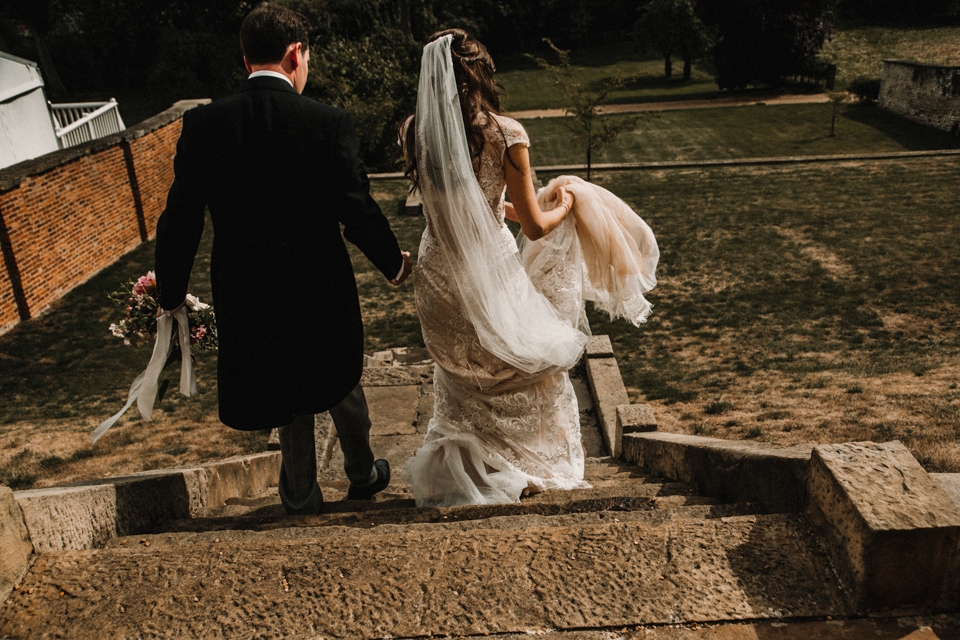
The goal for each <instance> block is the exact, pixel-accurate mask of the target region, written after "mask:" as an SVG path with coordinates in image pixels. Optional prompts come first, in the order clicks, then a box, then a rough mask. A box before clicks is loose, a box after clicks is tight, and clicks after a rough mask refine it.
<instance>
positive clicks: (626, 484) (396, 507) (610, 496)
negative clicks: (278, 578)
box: [156, 478, 719, 532]
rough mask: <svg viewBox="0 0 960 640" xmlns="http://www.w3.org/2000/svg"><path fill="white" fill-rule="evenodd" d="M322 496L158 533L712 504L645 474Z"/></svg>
mask: <svg viewBox="0 0 960 640" xmlns="http://www.w3.org/2000/svg"><path fill="white" fill-rule="evenodd" d="M323 484H324V486H323V492H324V495H325V496H326V497H327V501H326V502H325V503H324V512H323V513H320V514H316V515H310V516H287V515H286V514H285V512H284V511H283V507H282V506H281V505H280V500H279V497H278V496H277V494H276V491H275V490H273V491H272V492H271V494H270V495H263V496H260V497H258V498H255V499H252V500H249V499H248V500H241V499H235V500H231V504H228V505H225V506H223V507H220V508H217V509H211V510H209V513H208V516H207V517H198V518H190V519H188V520H177V521H172V522H168V523H165V524H161V525H160V527H159V528H158V529H156V531H157V532H169V531H198V530H226V529H255V530H256V529H276V528H283V527H287V526H309V527H323V526H351V527H374V526H378V525H383V524H412V523H431V522H444V521H452V520H484V519H487V518H494V517H500V516H526V515H541V516H553V515H562V514H568V513H588V512H602V511H619V512H626V511H649V510H652V509H657V508H661V509H665V508H672V507H679V506H689V505H716V504H718V503H719V501H718V500H716V499H714V498H705V497H702V496H698V495H695V492H694V488H693V486H692V485H690V484H689V483H683V482H673V483H658V482H650V481H648V479H647V478H637V479H629V480H623V479H619V480H618V479H607V480H594V481H593V487H592V488H590V489H574V490H570V491H544V492H542V493H539V494H536V495H533V496H529V497H526V498H523V499H522V500H521V501H520V502H518V503H508V504H491V505H468V506H462V507H445V508H429V507H417V506H416V504H415V503H414V500H413V497H412V495H410V494H409V493H406V494H404V493H393V494H391V493H387V492H384V493H385V494H386V495H385V496H378V499H377V500H374V501H359V500H346V499H339V500H334V499H332V498H337V497H339V498H345V496H346V489H347V483H346V482H344V483H342V486H339V487H337V488H333V487H330V486H328V485H330V484H333V483H332V482H326V483H323Z"/></svg>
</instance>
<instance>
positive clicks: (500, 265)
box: [416, 35, 587, 373]
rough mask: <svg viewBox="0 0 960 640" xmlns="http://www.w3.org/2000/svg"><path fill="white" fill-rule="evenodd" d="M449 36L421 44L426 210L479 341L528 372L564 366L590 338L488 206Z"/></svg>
mask: <svg viewBox="0 0 960 640" xmlns="http://www.w3.org/2000/svg"><path fill="white" fill-rule="evenodd" d="M451 40H452V38H451V36H449V35H448V36H444V37H442V38H439V39H437V40H435V41H433V42H431V43H429V44H428V45H427V46H426V47H424V50H423V60H422V62H421V67H420V85H419V90H418V94H417V115H416V134H417V137H416V139H417V158H418V165H417V170H418V173H419V178H420V188H421V191H422V194H423V210H424V215H425V217H426V218H427V222H428V224H429V225H430V227H431V229H432V232H433V234H434V236H435V237H436V238H437V240H438V244H439V245H440V247H441V250H442V252H443V256H444V258H445V259H446V262H447V264H448V265H449V273H450V274H451V277H452V278H453V280H454V282H455V283H456V286H457V289H458V290H459V292H460V297H461V299H462V301H463V309H464V313H465V315H466V318H467V319H468V320H469V321H470V322H471V323H472V324H473V326H474V328H475V329H476V332H477V336H478V337H479V340H480V344H481V345H483V347H484V348H485V349H486V350H487V351H489V352H490V353H492V354H493V355H495V356H497V357H498V358H500V359H501V360H503V361H504V362H506V363H508V364H510V365H511V366H513V367H515V368H516V369H519V370H521V371H524V372H527V373H536V372H539V371H543V370H546V369H550V368H554V367H558V368H564V369H565V368H569V367H571V366H572V365H573V364H574V363H575V362H576V361H577V358H579V357H580V354H581V353H582V351H583V348H584V345H585V344H586V340H587V336H586V335H585V334H583V333H581V332H580V331H578V330H577V329H575V328H574V327H571V326H570V324H569V323H567V322H564V320H562V319H561V317H560V316H559V315H558V313H557V311H556V310H555V309H554V307H553V306H552V305H551V304H550V302H549V301H548V300H547V299H546V298H545V297H544V296H543V295H542V294H541V293H539V292H538V291H537V290H536V289H535V288H534V286H533V284H532V282H531V281H530V278H529V276H528V275H527V274H526V272H525V271H524V269H523V266H522V265H521V263H520V258H519V253H518V250H517V246H516V243H515V242H514V241H513V240H512V238H511V237H510V234H509V233H504V230H503V229H502V228H501V226H500V224H499V222H498V221H497V220H496V218H495V216H494V215H493V213H492V212H491V211H490V205H489V204H487V201H486V198H485V197H484V195H483V191H482V190H481V188H480V184H479V182H478V181H477V178H476V175H475V174H474V170H473V162H472V161H471V156H470V148H469V145H468V143H467V136H466V131H465V129H464V124H463V116H462V112H461V109H460V98H459V95H458V93H457V85H456V80H455V78H454V72H453V62H452V59H451V54H450V43H451ZM505 240H506V241H505Z"/></svg>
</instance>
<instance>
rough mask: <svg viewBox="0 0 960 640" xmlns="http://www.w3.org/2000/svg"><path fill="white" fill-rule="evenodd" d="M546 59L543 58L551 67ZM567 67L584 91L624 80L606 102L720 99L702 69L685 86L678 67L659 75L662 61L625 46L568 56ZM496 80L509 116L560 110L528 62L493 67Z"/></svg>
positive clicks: (543, 75)
mask: <svg viewBox="0 0 960 640" xmlns="http://www.w3.org/2000/svg"><path fill="white" fill-rule="evenodd" d="M552 55H553V54H552V53H545V54H543V57H545V59H546V60H547V61H548V62H550V63H553V64H555V63H556V62H557V60H555V59H554V58H553V57H552ZM571 64H572V66H574V67H575V68H576V69H578V74H579V77H580V78H581V79H582V81H583V82H584V83H585V84H587V86H590V87H593V88H594V89H598V88H599V87H601V86H602V84H603V83H604V82H606V81H608V80H611V79H614V78H623V79H628V80H627V81H626V82H625V84H624V85H623V87H622V88H620V89H618V90H616V91H613V92H612V93H611V94H610V97H609V98H608V100H607V102H610V103H616V104H624V103H632V102H655V101H659V100H685V99H690V100H694V99H704V98H710V97H714V96H717V95H721V93H720V91H719V90H718V89H717V83H716V82H714V80H713V74H712V73H711V72H710V71H709V70H708V69H707V68H706V67H705V65H703V64H696V65H694V67H693V73H692V75H691V77H690V80H686V81H685V80H683V78H682V71H683V61H682V60H677V59H674V61H673V71H674V72H673V77H671V78H667V77H665V76H664V75H663V59H662V58H660V57H659V56H652V55H650V54H641V53H638V52H637V51H636V50H635V48H633V47H631V46H626V45H618V46H608V47H600V48H597V49H593V50H588V51H581V52H577V51H574V52H571ZM498 68H499V69H500V71H498V72H497V80H499V81H500V83H501V84H502V85H503V88H504V91H505V95H504V107H505V108H506V109H508V110H511V111H521V110H524V109H548V108H553V107H556V106H558V105H562V104H563V93H562V92H561V91H560V90H559V89H558V88H557V87H556V86H555V85H554V81H553V77H552V76H551V75H550V73H549V72H548V71H544V70H543V69H540V68H539V67H538V66H537V65H536V63H534V62H533V61H532V60H529V59H524V58H512V59H510V60H508V61H507V63H506V64H500V63H499V62H498Z"/></svg>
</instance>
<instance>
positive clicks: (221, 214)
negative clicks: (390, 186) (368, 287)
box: [156, 77, 402, 430]
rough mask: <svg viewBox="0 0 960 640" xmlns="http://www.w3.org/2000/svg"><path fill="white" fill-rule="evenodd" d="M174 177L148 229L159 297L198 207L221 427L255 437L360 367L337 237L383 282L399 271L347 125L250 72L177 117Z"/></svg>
mask: <svg viewBox="0 0 960 640" xmlns="http://www.w3.org/2000/svg"><path fill="white" fill-rule="evenodd" d="M174 173H175V178H174V182H173V185H172V186H171V188H170V193H169V194H168V196H167V205H166V209H165V210H164V212H163V214H162V215H161V216H160V219H159V221H158V222H157V247H156V274H157V282H158V284H159V287H160V303H161V305H162V306H163V308H165V309H170V308H173V307H176V306H177V305H179V304H180V303H181V302H182V301H183V299H184V296H185V294H186V292H187V285H188V281H189V278H190V271H191V268H192V266H193V258H194V255H195V254H196V251H197V245H198V243H199V241H200V235H201V233H202V232H203V225H204V207H209V210H210V217H211V219H212V220H213V228H214V241H213V255H212V258H211V280H212V285H213V303H214V307H215V311H216V314H217V326H218V329H219V337H220V353H219V371H218V381H219V403H220V420H221V421H223V422H224V423H225V424H227V425H228V426H231V427H234V428H236V429H246V430H251V429H263V428H269V427H278V426H281V425H284V424H288V423H289V422H290V421H291V419H292V417H293V416H294V415H300V414H309V413H319V412H321V411H325V410H327V409H329V408H330V407H332V406H334V405H336V404H337V403H338V402H340V400H342V399H343V398H344V397H346V395H347V394H348V393H349V392H350V391H351V390H352V389H353V388H354V386H356V384H357V383H358V382H359V380H360V374H361V372H362V369H363V326H362V323H361V317H360V303H359V298H358V295H357V286H356V280H355V278H354V274H353V268H352V266H351V263H350V258H349V255H348V253H347V249H346V246H345V244H344V242H343V237H346V238H347V240H349V241H351V242H352V243H354V244H355V245H357V247H359V248H360V250H361V251H363V253H364V254H365V255H366V256H367V258H369V259H370V261H371V262H373V264H374V265H376V267H377V268H378V269H379V270H380V271H381V272H382V273H383V274H384V275H385V276H386V277H388V278H394V277H396V275H397V273H398V272H399V271H400V267H401V264H402V258H401V256H400V247H399V245H398V244H397V240H396V237H395V236H394V234H393V232H392V231H391V230H390V226H389V224H388V222H387V219H386V218H385V217H384V215H383V213H382V212H381V210H380V207H379V206H377V204H376V202H374V201H373V199H372V198H371V197H370V193H369V182H368V179H367V175H366V173H365V171H364V169H363V165H362V163H361V160H360V158H359V145H358V141H357V135H356V131H355V129H354V126H353V123H352V121H351V119H350V117H349V116H348V115H347V114H346V113H345V112H343V111H341V110H340V109H336V108H334V107H330V106H327V105H323V104H320V103H319V102H317V101H315V100H312V99H310V98H306V97H303V96H301V95H300V94H298V93H297V92H296V91H295V90H294V89H293V87H291V86H290V85H289V83H287V82H286V81H284V80H283V79H280V78H276V77H257V78H253V79H250V80H248V81H247V86H246V87H245V89H244V90H243V91H241V92H239V93H237V94H234V95H232V96H229V97H226V98H223V99H221V100H217V101H216V102H214V103H212V104H210V105H206V106H203V107H198V108H196V109H193V110H190V111H188V112H186V113H185V114H184V117H183V130H182V132H181V135H180V140H179V142H178V143H177V155H176V158H175V160H174ZM341 224H342V225H343V233H342V235H341V227H340V225H341Z"/></svg>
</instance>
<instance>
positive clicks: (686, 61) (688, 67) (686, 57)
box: [683, 46, 693, 80]
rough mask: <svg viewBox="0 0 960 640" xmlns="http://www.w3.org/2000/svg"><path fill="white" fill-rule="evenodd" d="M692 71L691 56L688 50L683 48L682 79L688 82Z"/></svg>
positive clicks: (685, 47)
mask: <svg viewBox="0 0 960 640" xmlns="http://www.w3.org/2000/svg"><path fill="white" fill-rule="evenodd" d="M692 70H693V56H692V55H691V54H690V48H689V47H687V46H684V47H683V79H684V80H689V79H690V74H691V72H692Z"/></svg>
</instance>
